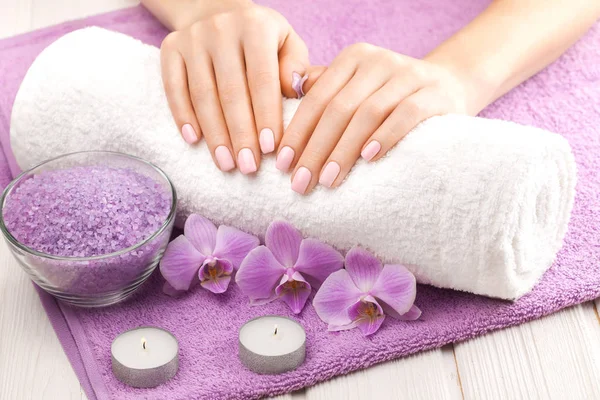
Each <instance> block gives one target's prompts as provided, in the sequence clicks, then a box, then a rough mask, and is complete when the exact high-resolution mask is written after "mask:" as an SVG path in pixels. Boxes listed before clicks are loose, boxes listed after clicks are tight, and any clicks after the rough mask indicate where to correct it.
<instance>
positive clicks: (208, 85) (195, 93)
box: [189, 80, 215, 100]
mask: <svg viewBox="0 0 600 400" xmlns="http://www.w3.org/2000/svg"><path fill="white" fill-rule="evenodd" d="M189 88H190V94H191V95H192V97H193V98H194V99H196V100H201V99H202V98H204V97H207V96H208V95H210V94H211V93H212V92H213V91H214V90H215V89H214V83H213V82H212V81H209V80H197V81H193V82H190V84H189Z"/></svg>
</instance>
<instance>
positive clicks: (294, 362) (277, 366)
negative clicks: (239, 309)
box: [238, 315, 306, 375]
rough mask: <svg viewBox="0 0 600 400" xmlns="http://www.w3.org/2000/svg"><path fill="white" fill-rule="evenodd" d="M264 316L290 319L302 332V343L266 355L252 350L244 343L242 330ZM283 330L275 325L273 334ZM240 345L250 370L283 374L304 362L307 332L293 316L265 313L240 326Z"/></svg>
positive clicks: (241, 355) (243, 361)
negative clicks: (289, 348)
mask: <svg viewBox="0 0 600 400" xmlns="http://www.w3.org/2000/svg"><path fill="white" fill-rule="evenodd" d="M263 318H277V319H281V320H288V321H291V322H292V323H293V324H294V325H297V327H298V328H299V329H300V330H301V332H302V337H301V344H300V345H298V346H297V347H296V348H294V349H291V350H290V351H288V352H285V353H283V354H277V355H265V354H260V353H258V352H256V351H253V350H251V349H250V348H249V346H247V345H246V344H244V342H243V340H242V332H243V331H244V328H245V327H247V326H249V324H252V323H255V321H258V320H261V319H263ZM281 331H282V328H281V327H279V326H277V325H275V326H274V331H273V335H274V336H275V335H277V334H281ZM238 346H239V358H240V361H241V362H242V364H244V366H246V368H248V369H249V370H251V371H253V372H256V373H258V374H263V375H273V374H281V373H284V372H288V371H292V370H294V369H296V368H298V367H299V366H300V365H302V363H303V362H304V358H305V356H306V333H305V331H304V328H303V327H302V325H300V324H299V323H298V322H297V321H294V320H293V319H291V318H287V317H282V316H278V315H265V316H262V317H257V318H253V319H251V320H249V321H248V322H246V323H245V324H244V325H243V326H242V327H241V328H240V332H239V337H238Z"/></svg>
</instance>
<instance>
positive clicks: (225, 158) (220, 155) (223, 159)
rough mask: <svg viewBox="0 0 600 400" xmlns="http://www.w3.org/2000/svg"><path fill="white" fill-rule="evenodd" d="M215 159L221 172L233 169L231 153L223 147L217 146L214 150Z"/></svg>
mask: <svg viewBox="0 0 600 400" xmlns="http://www.w3.org/2000/svg"><path fill="white" fill-rule="evenodd" d="M215 158H216V159H217V163H218V164H219V168H220V169H221V171H223V172H227V171H231V170H232V169H233V167H235V164H234V163H233V157H231V152H230V151H229V149H228V148H227V147H225V146H219V147H217V148H216V149H215Z"/></svg>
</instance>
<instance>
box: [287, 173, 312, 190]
mask: <svg viewBox="0 0 600 400" xmlns="http://www.w3.org/2000/svg"><path fill="white" fill-rule="evenodd" d="M311 177H312V174H311V173H310V171H309V170H308V168H306V167H300V168H298V171H296V175H294V179H293V180H292V190H293V191H294V192H297V193H300V194H304V192H306V188H307V187H308V184H309V183H310V178H311Z"/></svg>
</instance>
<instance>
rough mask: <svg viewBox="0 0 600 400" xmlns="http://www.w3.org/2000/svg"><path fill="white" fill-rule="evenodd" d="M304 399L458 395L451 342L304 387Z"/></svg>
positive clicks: (409, 397) (325, 399)
mask: <svg viewBox="0 0 600 400" xmlns="http://www.w3.org/2000/svg"><path fill="white" fill-rule="evenodd" d="M306 398H307V399H308V400H336V399H340V400H359V399H460V398H462V394H461V389H460V386H459V379H458V373H457V369H456V365H455V362H454V354H453V351H452V346H446V347H444V348H442V349H435V350H430V351H427V352H423V353H418V354H415V355H412V356H409V357H406V358H403V359H399V360H395V361H391V362H387V363H383V364H379V365H376V366H374V367H372V368H368V369H365V370H362V371H357V372H354V373H352V374H349V375H346V376H340V377H337V378H334V379H332V380H330V381H327V382H323V383H321V384H319V385H316V386H314V387H311V388H307V389H306Z"/></svg>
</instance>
